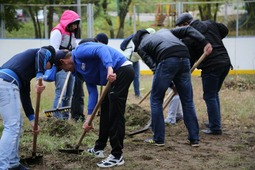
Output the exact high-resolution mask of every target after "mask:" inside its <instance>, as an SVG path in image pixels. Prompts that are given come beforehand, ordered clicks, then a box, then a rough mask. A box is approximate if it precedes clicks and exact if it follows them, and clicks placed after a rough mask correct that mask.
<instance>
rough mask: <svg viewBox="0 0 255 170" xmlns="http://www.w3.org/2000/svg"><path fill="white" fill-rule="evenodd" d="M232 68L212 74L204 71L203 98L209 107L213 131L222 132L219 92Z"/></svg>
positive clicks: (209, 118) (224, 68)
mask: <svg viewBox="0 0 255 170" xmlns="http://www.w3.org/2000/svg"><path fill="white" fill-rule="evenodd" d="M229 69H230V66H229V67H223V68H217V69H213V70H211V71H210V72H203V71H202V74H201V76H202V84H203V91H204V94H203V98H204V100H205V103H206V106H207V113H208V120H209V128H210V130H212V131H219V130H221V112H220V99H219V91H220V89H221V86H222V84H223V82H224V80H225V78H226V76H227V75H228V72H229Z"/></svg>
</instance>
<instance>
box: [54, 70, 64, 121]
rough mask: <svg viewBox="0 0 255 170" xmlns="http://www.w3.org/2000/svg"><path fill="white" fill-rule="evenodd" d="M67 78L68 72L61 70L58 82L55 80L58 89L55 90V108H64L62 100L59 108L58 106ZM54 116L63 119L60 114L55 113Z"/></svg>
mask: <svg viewBox="0 0 255 170" xmlns="http://www.w3.org/2000/svg"><path fill="white" fill-rule="evenodd" d="M65 78H66V72H65V71H64V70H61V71H59V72H57V73H56V80H55V87H56V89H55V98H54V102H53V108H57V107H62V100H61V101H60V105H59V106H58V103H59V98H60V95H61V92H62V89H63V86H64V82H65ZM53 116H54V117H56V118H58V119H61V118H62V115H61V113H59V112H54V113H53Z"/></svg>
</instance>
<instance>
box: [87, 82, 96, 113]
mask: <svg viewBox="0 0 255 170" xmlns="http://www.w3.org/2000/svg"><path fill="white" fill-rule="evenodd" d="M86 86H87V90H88V95H89V96H88V115H91V114H92V112H93V110H94V108H95V106H96V104H97V100H98V91H97V86H96V85H93V84H89V83H86Z"/></svg>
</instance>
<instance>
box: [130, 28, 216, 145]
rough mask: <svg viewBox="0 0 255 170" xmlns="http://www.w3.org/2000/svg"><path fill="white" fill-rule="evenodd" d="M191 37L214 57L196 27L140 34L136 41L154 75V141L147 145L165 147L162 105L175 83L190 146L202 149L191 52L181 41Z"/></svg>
mask: <svg viewBox="0 0 255 170" xmlns="http://www.w3.org/2000/svg"><path fill="white" fill-rule="evenodd" d="M187 36H189V37H191V38H193V39H195V40H196V41H198V42H199V43H200V44H202V45H203V46H204V51H205V52H206V53H207V54H210V52H211V50H212V48H211V45H210V44H209V43H208V42H207V41H206V40H205V37H204V36H203V35H202V34H201V33H199V32H198V31H197V30H195V29H194V28H192V27H182V28H176V29H172V30H168V29H161V30H159V31H157V32H156V33H154V34H148V32H146V30H139V31H137V33H136V34H135V36H134V37H133V39H132V40H133V42H134V44H135V51H137V52H138V54H139V55H140V56H141V58H142V60H143V61H144V62H145V63H146V65H147V66H148V67H149V68H150V69H151V70H152V71H153V72H154V77H153V83H152V89H151V96H150V107H151V119H152V131H153V138H152V139H147V140H145V142H147V143H151V144H154V145H157V146H164V144H165V141H164V140H165V124H164V115H163V107H162V104H163V100H164V96H165V92H166V90H167V89H168V88H169V87H170V85H171V82H172V81H173V83H174V84H175V86H176V89H177V92H178V93H179V96H180V99H181V103H182V107H183V118H184V123H185V126H186V128H187V129H188V142H189V144H190V145H191V146H199V125H198V121H197V116H196V111H195V106H194V102H193V90H192V84H191V73H190V61H189V58H190V56H189V51H188V48H187V47H186V46H185V45H184V44H183V43H182V42H181V40H180V39H181V38H184V37H187Z"/></svg>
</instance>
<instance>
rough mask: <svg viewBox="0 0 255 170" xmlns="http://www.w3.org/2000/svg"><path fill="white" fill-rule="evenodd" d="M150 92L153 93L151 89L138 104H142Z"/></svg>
mask: <svg viewBox="0 0 255 170" xmlns="http://www.w3.org/2000/svg"><path fill="white" fill-rule="evenodd" d="M149 94H151V90H150V91H148V92H147V93H146V94H145V96H144V97H143V98H142V99H141V100H140V102H139V103H138V104H141V103H142V102H143V101H144V100H145V99H146V98H147V97H148V96H149Z"/></svg>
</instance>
